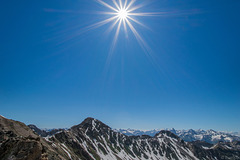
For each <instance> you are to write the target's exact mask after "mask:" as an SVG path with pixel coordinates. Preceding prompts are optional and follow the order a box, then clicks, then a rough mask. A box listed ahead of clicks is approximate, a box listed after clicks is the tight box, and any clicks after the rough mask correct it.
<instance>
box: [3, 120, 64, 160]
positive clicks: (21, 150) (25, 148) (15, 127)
mask: <svg viewBox="0 0 240 160" xmlns="http://www.w3.org/2000/svg"><path fill="white" fill-rule="evenodd" d="M0 159H1V160H47V159H49V160H61V159H67V155H66V153H64V151H63V150H62V149H61V148H57V147H56V148H54V147H52V146H51V145H49V144H48V142H46V141H45V140H44V139H42V138H41V137H39V136H38V135H36V134H35V133H34V132H33V131H32V130H31V129H30V128H29V127H27V126H26V125H25V124H23V123H21V122H18V121H14V120H10V119H7V118H4V117H2V116H0Z"/></svg>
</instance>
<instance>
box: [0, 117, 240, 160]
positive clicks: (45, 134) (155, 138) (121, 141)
mask: <svg viewBox="0 0 240 160" xmlns="http://www.w3.org/2000/svg"><path fill="white" fill-rule="evenodd" d="M121 132H122V133H121ZM121 132H120V131H117V130H113V129H112V128H110V127H109V126H107V125H106V124H104V123H102V122H101V121H99V120H96V119H94V118H87V119H85V120H84V121H83V122H82V123H80V124H78V125H75V126H73V127H71V128H70V129H59V130H58V129H56V130H52V131H50V132H49V131H42V130H40V129H38V128H37V127H36V126H34V125H30V126H27V125H25V124H24V123H22V122H18V121H15V120H10V119H7V118H5V117H2V116H0V159H1V160H48V159H49V160H79V159H81V160H198V159H199V160H227V159H229V160H239V159H240V142H239V141H238V140H237V139H232V140H229V141H219V142H216V143H215V144H213V143H208V142H206V141H199V140H197V141H192V140H191V141H190V140H187V141H184V140H183V139H184V137H183V139H182V138H180V137H182V136H181V135H180V134H178V133H177V132H176V133H175V134H174V133H173V132H171V131H169V130H161V131H158V132H156V134H155V135H152V136H150V135H131V136H128V135H126V134H123V133H124V132H123V131H121ZM178 135H179V136H180V137H179V136H178ZM193 135H196V134H193ZM193 137H196V136H193ZM201 140H204V139H201Z"/></svg>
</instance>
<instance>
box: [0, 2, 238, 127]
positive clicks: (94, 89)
mask: <svg viewBox="0 0 240 160" xmlns="http://www.w3.org/2000/svg"><path fill="white" fill-rule="evenodd" d="M146 1H147V4H146V6H145V7H143V8H141V9H140V10H139V11H141V12H165V14H164V16H154V17H137V19H138V20H139V21H140V22H142V23H144V24H145V25H147V26H148V27H149V29H146V28H144V27H142V26H139V25H137V24H134V27H136V29H137V31H138V32H139V33H140V35H141V36H142V37H143V38H144V39H145V41H146V42H147V43H148V45H149V46H150V48H151V49H152V52H151V53H150V55H151V58H148V56H146V52H144V51H143V49H142V48H141V47H140V45H139V44H138V42H137V40H136V39H135V37H134V35H133V34H132V33H131V32H130V30H128V36H127V35H126V34H125V33H124V31H123V30H122V29H121V30H120V35H119V39H118V42H117V45H116V47H115V50H114V52H113V54H112V57H111V60H110V63H108V64H107V65H106V63H107V57H108V55H109V50H110V48H111V44H112V41H113V37H114V33H115V32H114V31H113V32H110V33H108V32H106V30H107V29H108V28H109V26H110V25H105V26H102V27H100V28H97V29H94V30H89V31H86V29H85V27H87V26H89V25H91V24H94V23H96V22H98V21H101V20H104V19H105V18H106V16H105V15H100V14H98V11H109V10H107V9H106V8H105V7H103V6H101V5H100V4H98V3H96V1H94V0H39V1H37V0H26V1H24V2H23V1H19V0H1V2H0V20H1V23H0V114H2V115H3V116H5V117H7V118H11V119H16V120H19V121H23V122H24V123H26V124H30V123H33V124H36V125H37V126H39V127H41V128H53V127H54V128H59V127H70V126H72V125H75V124H78V123H80V122H81V121H82V120H83V119H85V118H86V117H94V118H97V119H99V120H101V121H103V122H105V123H106V124H108V125H109V126H111V127H112V128H135V129H155V128H171V127H174V128H177V129H189V128H193V129H199V128H201V129H215V130H220V131H240V128H239V127H240V125H239V124H240V116H239V115H240V10H239V8H240V1H239V0H221V1H219V0H201V1H196V0H181V1H177V0H173V1H172V0H151V1H150V0H146ZM146 1H145V2H146ZM141 2H144V1H143V0H140V1H138V2H137V3H141ZM114 30H116V28H115V29H114Z"/></svg>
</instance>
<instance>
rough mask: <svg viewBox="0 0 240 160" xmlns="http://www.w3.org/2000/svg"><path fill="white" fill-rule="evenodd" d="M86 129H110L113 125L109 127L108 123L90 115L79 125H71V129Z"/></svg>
mask: <svg viewBox="0 0 240 160" xmlns="http://www.w3.org/2000/svg"><path fill="white" fill-rule="evenodd" d="M79 128H81V129H84V130H95V129H97V130H109V129H111V127H109V126H108V125H106V124H104V123H103V122H101V121H99V120H97V119H95V118H92V117H88V118H86V119H85V120H84V121H83V122H82V123H80V124H79V125H75V126H73V127H71V129H73V130H74V129H79Z"/></svg>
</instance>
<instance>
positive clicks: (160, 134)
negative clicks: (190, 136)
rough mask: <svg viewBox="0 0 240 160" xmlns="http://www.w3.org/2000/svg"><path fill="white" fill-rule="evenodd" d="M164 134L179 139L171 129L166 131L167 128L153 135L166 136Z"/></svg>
mask: <svg viewBox="0 0 240 160" xmlns="http://www.w3.org/2000/svg"><path fill="white" fill-rule="evenodd" d="M166 136H168V137H171V138H174V139H177V140H180V138H179V137H178V136H177V135H175V134H173V133H172V132H171V131H167V130H162V131H160V132H159V133H157V134H156V135H155V137H161V138H162V137H166Z"/></svg>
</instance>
